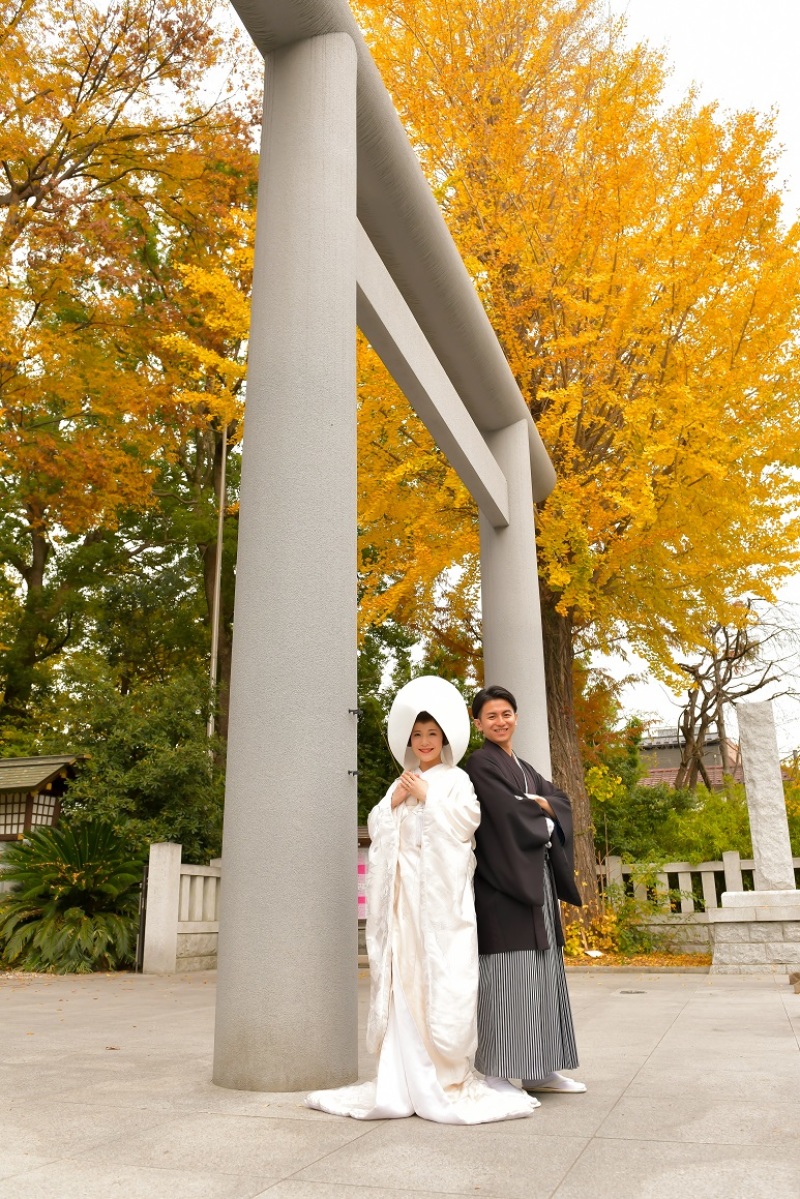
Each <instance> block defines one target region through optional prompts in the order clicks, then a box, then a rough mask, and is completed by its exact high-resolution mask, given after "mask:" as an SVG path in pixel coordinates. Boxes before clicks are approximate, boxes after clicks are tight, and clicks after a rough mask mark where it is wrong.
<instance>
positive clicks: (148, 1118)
mask: <svg viewBox="0 0 800 1199" xmlns="http://www.w3.org/2000/svg"><path fill="white" fill-rule="evenodd" d="M4 1109H5V1110H4V1112H3V1118H2V1126H1V1127H2V1139H3V1144H4V1145H5V1146H10V1145H24V1146H25V1147H26V1149H27V1150H29V1151H30V1152H31V1153H33V1154H36V1155H38V1156H42V1157H44V1158H45V1159H46V1160H52V1159H53V1158H55V1157H66V1156H67V1155H69V1154H70V1153H72V1152H84V1151H87V1150H91V1149H92V1148H93V1147H94V1146H96V1145H101V1144H103V1143H104V1142H105V1141H108V1140H109V1139H114V1138H116V1137H119V1136H121V1135H122V1134H125V1136H128V1135H132V1136H134V1137H135V1136H139V1135H143V1136H146V1130H147V1129H150V1128H155V1127H157V1125H158V1123H159V1121H158V1116H157V1115H156V1114H155V1113H154V1112H137V1111H115V1110H113V1109H105V1108H96V1107H89V1106H88V1105H86V1104H77V1103H75V1104H70V1105H68V1106H62V1105H61V1104H60V1103H56V1102H53V1101H51V1100H44V1101H43V1100H35V1101H28V1102H26V1103H24V1104H20V1103H18V1102H17V1101H16V1098H15V1101H14V1102H12V1103H9V1104H8V1105H7V1106H6V1105H4Z"/></svg>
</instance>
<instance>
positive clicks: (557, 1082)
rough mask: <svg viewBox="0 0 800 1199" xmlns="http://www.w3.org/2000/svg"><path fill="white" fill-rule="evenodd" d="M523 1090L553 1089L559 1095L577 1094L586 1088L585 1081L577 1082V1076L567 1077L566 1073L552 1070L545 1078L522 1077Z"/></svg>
mask: <svg viewBox="0 0 800 1199" xmlns="http://www.w3.org/2000/svg"><path fill="white" fill-rule="evenodd" d="M522 1089H523V1091H555V1092H557V1093H558V1094H560V1095H579V1094H581V1093H582V1092H583V1091H585V1090H586V1083H585V1082H578V1080H577V1078H568V1077H567V1076H566V1074H558V1073H557V1072H556V1071H553V1073H552V1074H548V1075H547V1077H546V1078H537V1079H532V1078H523V1080H522Z"/></svg>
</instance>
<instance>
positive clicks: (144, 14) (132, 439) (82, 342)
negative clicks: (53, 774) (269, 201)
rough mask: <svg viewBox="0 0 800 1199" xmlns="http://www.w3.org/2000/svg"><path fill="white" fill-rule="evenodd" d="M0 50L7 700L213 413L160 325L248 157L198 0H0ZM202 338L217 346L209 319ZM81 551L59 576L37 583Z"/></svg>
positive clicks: (189, 295)
mask: <svg viewBox="0 0 800 1199" xmlns="http://www.w3.org/2000/svg"><path fill="white" fill-rule="evenodd" d="M0 54H2V56H3V71H2V73H1V74H0V162H1V163H2V175H0V180H2V182H0V410H1V411H0V454H1V455H2V461H3V466H4V480H5V484H6V494H5V497H4V501H5V502H4V504H3V510H2V520H0V539H2V546H1V547H0V549H1V551H2V562H3V565H4V574H5V578H4V594H5V595H6V597H8V596H9V595H10V594H12V593H13V595H14V602H13V603H10V604H8V605H7V610H8V611H11V617H12V618H11V620H10V624H9V625H8V626H7V627H6V628H5V629H4V630H3V637H4V641H5V644H4V646H3V647H1V648H2V650H3V653H4V656H3V661H2V664H0V665H1V666H2V669H0V687H2V686H4V687H5V704H6V707H7V708H9V710H14V711H19V710H20V709H21V708H24V705H25V702H26V697H27V696H28V695H29V693H30V685H31V670H32V668H33V666H34V665H35V663H36V662H37V661H42V660H44V659H45V658H47V657H48V655H50V654H57V653H58V652H60V649H61V648H62V647H63V645H64V644H65V639H66V638H68V637H69V635H70V631H69V630H70V619H69V617H64V604H65V602H66V601H65V594H66V593H67V592H68V591H69V590H70V588H71V587H72V586H73V584H76V585H77V586H78V587H80V585H81V582H80V580H81V578H85V581H86V583H88V582H89V581H90V580H91V572H92V570H93V569H94V568H95V567H96V566H97V564H98V562H99V559H98V557H97V552H96V547H97V546H99V545H100V544H101V543H103V542H104V540H106V539H107V535H108V534H109V532H110V531H113V530H114V529H115V527H116V526H117V523H118V521H119V518H120V514H121V513H124V512H125V511H126V510H133V509H141V508H143V507H146V506H147V505H148V504H151V503H152V502H153V486H154V482H155V481H156V479H157V478H158V477H159V472H160V471H161V470H162V468H163V464H164V462H165V460H172V461H176V462H180V461H181V460H182V456H186V454H187V442H189V443H192V449H191V451H190V456H193V457H194V458H195V459H196V458H197V454H196V453H195V448H194V447H195V443H197V441H198V439H200V441H202V440H203V438H204V437H206V432H207V430H208V422H209V420H211V419H225V418H226V417H227V416H229V415H230V409H231V405H230V403H228V399H227V397H226V396H225V395H220V396H217V394H216V393H217V392H221V391H223V390H224V389H223V388H220V387H219V386H218V378H215V380H213V381H212V382H213V386H209V387H208V388H207V391H208V394H206V395H204V396H202V397H201V396H199V395H198V394H197V393H198V385H197V381H196V373H195V378H188V377H187V372H186V370H185V368H184V365H183V362H182V357H181V349H180V346H171V345H169V344H167V343H165V342H163V341H162V342H159V335H162V336H163V335H165V334H167V333H169V332H172V333H175V334H181V333H185V332H186V331H187V330H195V329H197V328H198V327H200V326H202V323H203V322H202V319H201V314H202V313H203V310H204V302H203V300H202V299H201V298H198V297H197V295H196V294H195V293H193V292H192V290H191V288H190V287H188V286H186V285H185V283H186V274H187V273H189V272H191V271H199V270H202V269H203V268H204V267H206V266H207V265H208V264H209V261H213V262H218V261H220V259H224V256H225V254H226V252H227V250H226V247H228V246H229V245H232V246H233V248H234V253H235V251H236V249H237V247H238V244H239V242H240V240H241V238H240V234H239V232H238V230H237V229H232V228H231V227H230V223H231V219H232V218H231V212H232V209H233V207H234V206H235V205H236V204H237V203H238V204H239V205H240V206H241V205H242V203H243V201H244V202H246V200H247V197H248V196H251V197H252V194H253V191H254V189H253V186H252V176H253V170H254V165H253V163H254V159H253V147H252V135H251V122H252V112H251V111H250V109H249V106H248V96H247V93H246V92H245V93H244V94H236V95H234V90H235V88H237V87H238V86H239V85H238V83H237V80H236V75H235V72H236V63H237V55H238V56H241V54H242V48H241V47H240V46H238V44H237V36H236V35H234V34H232V33H231V32H230V31H228V30H225V31H223V30H221V29H220V28H219V27H218V22H217V21H216V17H215V4H214V2H213V0H200V3H192V4H189V3H187V0H147V2H146V3H143V4H131V3H127V2H126V0H122V2H115V3H111V4H110V5H105V4H97V5H95V4H94V3H92V2H91V0H81V2H79V3H76V4H74V5H71V6H70V7H69V10H68V11H66V12H65V11H64V9H63V6H62V5H59V4H58V3H56V0H37V2H36V3H33V2H32V0H18V2H17V3H3V2H2V0H0ZM209 72H216V80H217V82H216V83H215V84H214V86H213V90H212V88H211V85H210V84H209ZM201 340H202V342H203V345H204V347H205V349H206V351H207V352H208V353H210V354H213V353H215V352H216V353H220V352H224V350H225V349H226V348H227V347H223V346H222V343H221V341H220V339H219V337H218V336H216V335H215V333H214V331H213V330H212V329H208V330H206V331H205V332H204V333H203V335H202V338H201ZM235 370H236V368H235V367H233V368H232V375H231V377H232V376H233V375H235ZM212 440H213V438H212ZM212 450H213V447H212ZM206 456H207V455H206ZM212 457H213V453H212ZM204 470H206V468H205V467H204ZM206 473H207V470H206ZM93 546H94V547H95V549H94V550H92V548H91V547H93ZM83 549H87V550H91V552H89V553H88V554H85V555H84V558H83V559H82V562H83V565H82V566H81V567H80V570H79V571H78V574H77V575H76V576H75V577H74V578H73V580H72V582H71V583H70V584H68V583H67V582H66V580H65V579H64V578H62V579H61V580H60V581H57V582H56V581H54V579H55V575H54V569H55V568H56V567H57V566H58V564H60V563H63V562H65V561H67V560H68V559H70V558H72V559H74V558H75V552H76V551H80V550H83ZM81 571H85V572H88V574H85V575H81ZM55 573H56V574H57V573H58V571H57V570H56V571H55ZM15 607H16V613H15V612H14V611H13V610H14V609H15Z"/></svg>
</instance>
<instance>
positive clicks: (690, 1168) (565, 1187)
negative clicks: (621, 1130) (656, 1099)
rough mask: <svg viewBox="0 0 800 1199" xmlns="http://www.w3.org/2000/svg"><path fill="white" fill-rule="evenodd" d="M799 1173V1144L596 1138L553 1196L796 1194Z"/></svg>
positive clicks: (669, 1198) (645, 1198)
mask: <svg viewBox="0 0 800 1199" xmlns="http://www.w3.org/2000/svg"><path fill="white" fill-rule="evenodd" d="M656 1115H657V1112H656V1110H655V1109H654V1110H653V1117H654V1119H655V1118H656ZM798 1179H800V1148H798V1147H795V1146H789V1145H782V1146H780V1147H777V1146H772V1145H763V1146H755V1145H744V1146H733V1145H693V1144H687V1143H686V1142H681V1143H680V1144H678V1143H676V1142H665V1141H661V1142H658V1141H603V1140H595V1141H592V1142H591V1144H590V1145H589V1146H588V1148H587V1149H586V1151H585V1152H584V1153H583V1154H582V1155H581V1157H580V1159H579V1160H578V1161H577V1162H576V1163H575V1165H574V1166H573V1167H572V1169H571V1170H570V1171H569V1173H568V1175H567V1176H566V1178H565V1179H564V1181H563V1182H562V1183H561V1185H560V1186H559V1187H557V1189H556V1190H555V1191H554V1192H553V1199H586V1197H587V1195H591V1196H592V1199H619V1196H624V1197H625V1199H686V1197H687V1196H691V1199H732V1196H733V1197H738V1196H744V1195H746V1196H747V1199H797V1196H798Z"/></svg>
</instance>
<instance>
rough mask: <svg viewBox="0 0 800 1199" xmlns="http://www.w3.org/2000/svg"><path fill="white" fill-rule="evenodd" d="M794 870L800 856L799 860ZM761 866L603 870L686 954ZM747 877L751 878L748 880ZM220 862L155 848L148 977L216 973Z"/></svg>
mask: <svg viewBox="0 0 800 1199" xmlns="http://www.w3.org/2000/svg"><path fill="white" fill-rule="evenodd" d="M367 844H368V838H367V837H366V835H365V834H363V833H360V834H359V855H358V860H359V874H358V890H359V902H358V923H359V930H360V933H359V940H360V946H359V950H360V953H362V954H363V953H364V945H363V929H364V922H365V918H366V914H367V913H366V894H365V883H366V871H367ZM793 862H794V867H795V870H796V871H799V870H800V858H794V859H793ZM754 870H755V863H754V862H753V860H752V858H742V857H740V856H739V854H738V853H737V852H735V851H731V852H730V853H724V854H723V855H722V860H721V861H719V862H698V863H696V864H695V863H692V862H667V863H665V864H661V863H659V864H658V865H657V866H654V867H648V866H646V865H644V864H642V863H637V862H623V860H622V858H620V857H613V856H610V857H608V858H606V860H605V862H604V863H602V865H599V866H598V867H597V872H598V879H599V882H600V886H601V889H603V890H604V889H605V888H606V887H609V886H617V887H620V888H624V889H625V890H626V891H630V892H632V893H633V895H634V897H635V898H636V899H642V900H645V899H648V898H649V899H652V898H654V897H655V898H656V900H658V899H659V896H660V897H661V903H660V907H661V911H660V912H658V911H653V912H652V914H651V915H650V916H649V917H648V918H647V920H646V923H647V924H648V925H649V926H652V927H653V928H658V930H659V931H661V932H664V933H666V934H667V935H668V937H669V938H670V939H671V940H674V942H675V946H676V948H678V947H679V946H680V947H681V948H682V949H683V950H684V952H701V953H705V952H708V951H709V949H710V944H711V939H710V930H709V925H708V915H707V913H708V911H709V909H711V908H717V907H719V906H720V902H719V898H720V896H721V895H722V893H723V891H743V890H744V889H745V886H746V885H747V886H748V887H749V886H752V884H753V872H754ZM748 872H749V875H750V877H748ZM221 875H222V860H221V859H220V858H217V859H215V860H214V861H213V862H211V863H210V864H209V865H208V866H191V865H188V864H187V863H183V862H181V847H180V845H173V844H169V843H165V844H161V845H151V846H150V865H149V872H148V895H147V914H146V920H145V943H144V960H143V969H144V970H145V972H147V973H155V974H174V973H176V972H178V973H181V972H183V971H189V970H213V969H214V968H215V967H216V964H217V934H218V932H219V900H220V885H221Z"/></svg>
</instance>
